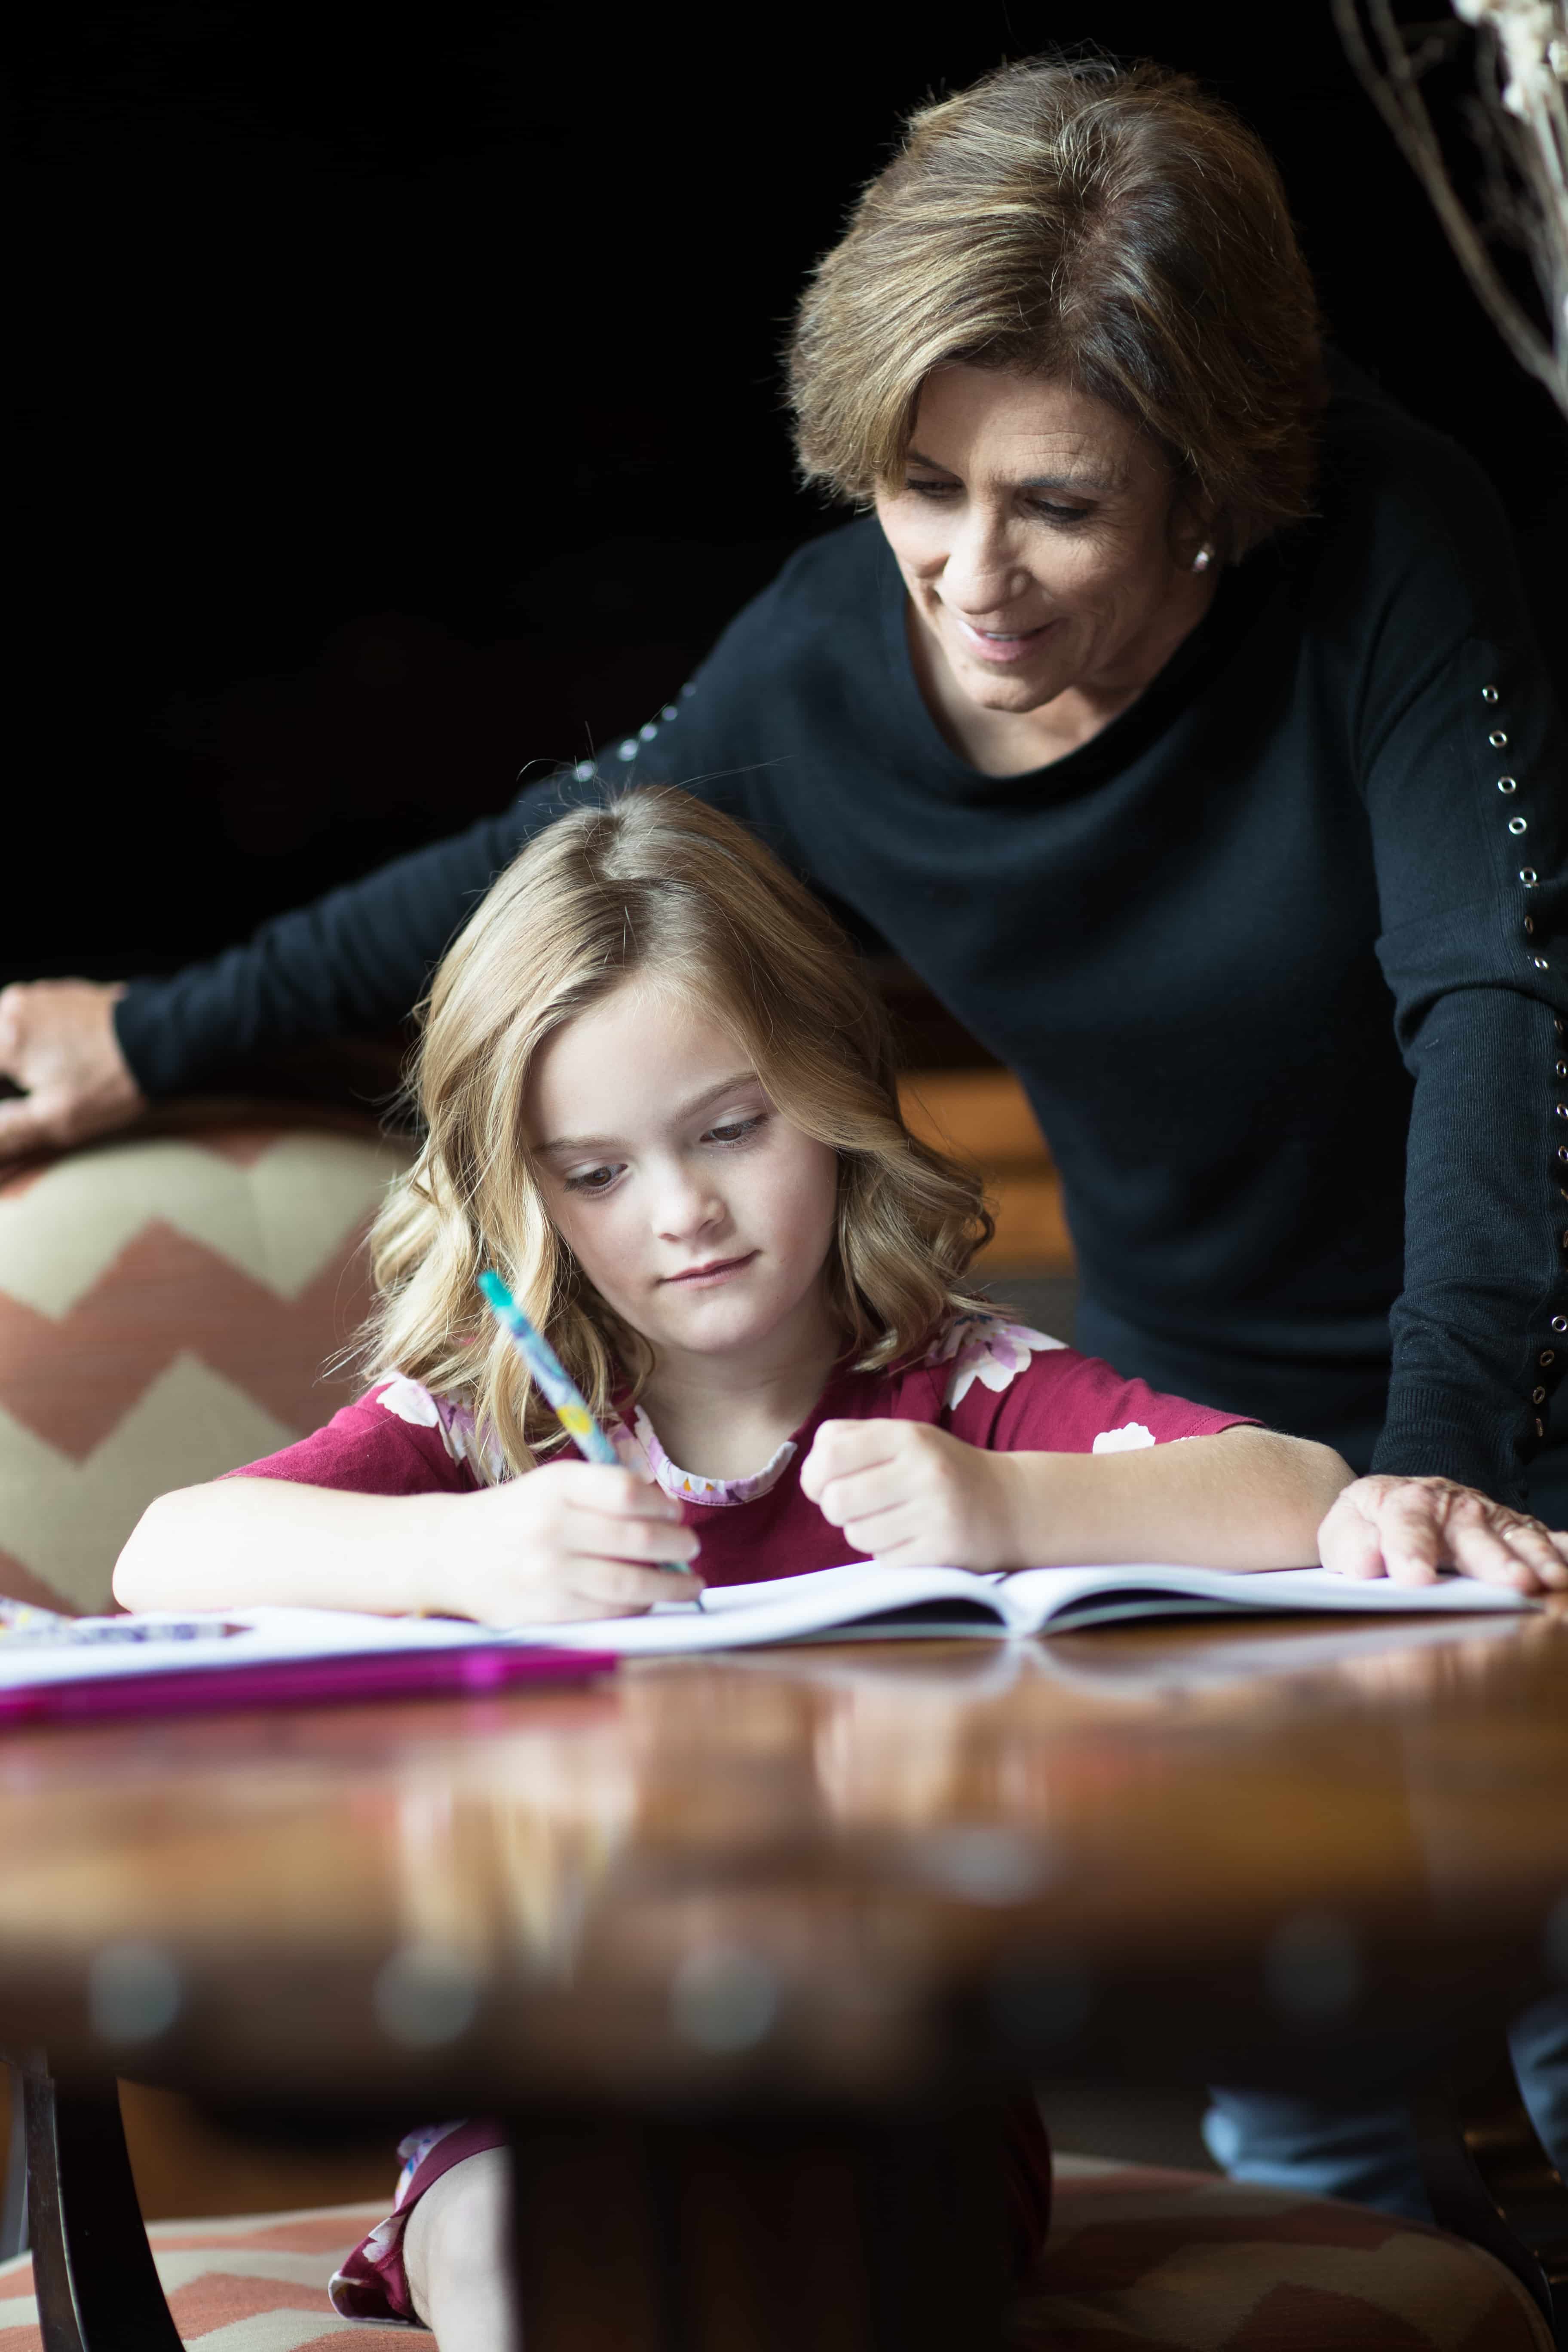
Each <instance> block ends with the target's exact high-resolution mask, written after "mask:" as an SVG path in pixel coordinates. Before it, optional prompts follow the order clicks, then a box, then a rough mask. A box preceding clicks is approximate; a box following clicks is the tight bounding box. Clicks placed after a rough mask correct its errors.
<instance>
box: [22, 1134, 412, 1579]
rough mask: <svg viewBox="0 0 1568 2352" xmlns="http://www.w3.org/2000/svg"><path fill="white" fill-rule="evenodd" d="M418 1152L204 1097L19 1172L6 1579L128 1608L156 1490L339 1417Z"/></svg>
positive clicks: (209, 1473) (188, 1482)
mask: <svg viewBox="0 0 1568 2352" xmlns="http://www.w3.org/2000/svg"><path fill="white" fill-rule="evenodd" d="M403 1164H404V1158H403V1154H402V1153H401V1151H400V1150H399V1148H398V1147H397V1146H396V1145H395V1144H393V1143H389V1142H388V1141H387V1140H386V1139H384V1138H383V1137H382V1136H381V1135H380V1134H379V1133H378V1132H377V1130H376V1129H375V1128H374V1126H373V1125H372V1124H371V1123H370V1121H369V1120H368V1119H358V1118H353V1117H352V1116H348V1115H343V1116H338V1115H334V1114H333V1113H331V1112H319V1111H314V1110H311V1109H304V1110H295V1109H294V1108H292V1107H280V1106H279V1105H276V1104H260V1103H253V1104H230V1105H216V1104H207V1105H197V1106H191V1107H188V1108H185V1107H181V1108H179V1109H178V1110H172V1111H166V1112H164V1113H163V1114H162V1116H161V1118H160V1119H159V1121H158V1124H157V1127H156V1129H138V1130H137V1131H136V1132H135V1133H134V1134H132V1135H130V1136H126V1137H119V1138H114V1139H110V1140H108V1141H106V1142H103V1143H100V1144H94V1145H89V1147H87V1148H86V1149H84V1150H79V1151H72V1152H68V1153H65V1154H63V1155H62V1156H61V1157H60V1158H58V1159H56V1160H47V1161H45V1162H43V1163H41V1164H40V1163H37V1162H34V1163H32V1164H31V1165H29V1166H27V1167H26V1168H24V1169H20V1170H17V1171H14V1172H13V1173H11V1174H10V1175H8V1176H5V1177H0V1592H5V1593H10V1594H12V1595H15V1596H16V1597H18V1598H22V1599H31V1600H35V1601H42V1602H44V1603H45V1604H46V1605H47V1606H50V1607H53V1608H57V1609H68V1610H78V1611H84V1610H86V1611H91V1610H102V1609H106V1608H109V1607H110V1606H111V1605H112V1602H111V1600H110V1575H111V1573H112V1571H113V1568H114V1561H115V1559H116V1556H117V1554H118V1552H119V1550H120V1547H121V1544H122V1543H123V1542H124V1540H125V1538H126V1537H127V1536H128V1535H129V1534H130V1532H131V1529H132V1527H133V1526H134V1525H135V1523H136V1520H137V1519H138V1517H140V1516H141V1513H142V1510H143V1509H144V1507H146V1505H147V1504H148V1503H149V1502H151V1500H152V1499H153V1496H154V1495H160V1494H163V1493H165V1492H167V1490H168V1489H169V1488H170V1487H173V1486H192V1485H194V1484H195V1483H196V1482H197V1481H199V1480H201V1479H205V1478H211V1477H214V1476H216V1474H217V1473H218V1472H219V1471H221V1470H229V1469H233V1468H234V1467H235V1465H237V1464H238V1463H241V1462H247V1461H254V1460H255V1459H256V1457H257V1456H258V1454H267V1453H270V1452H271V1451H273V1450H274V1449H275V1448H276V1447H278V1446H279V1445H285V1444H288V1443H289V1440H290V1439H292V1438H295V1437H299V1436H302V1435H303V1434H304V1433H305V1432H306V1431H308V1430H310V1429H312V1428H315V1427H318V1426H319V1425H320V1423H321V1422H323V1421H325V1420H327V1419H328V1418H329V1417H330V1416H331V1413H332V1412H335V1411H336V1410H337V1408H338V1406H339V1405H340V1404H342V1403H343V1402H346V1400H347V1398H348V1396H349V1395H350V1393H351V1392H352V1389H353V1382H352V1381H343V1380H342V1379H339V1380H337V1381H331V1380H327V1379H324V1378H323V1377H322V1368H323V1365H324V1364H325V1362H326V1360H327V1359H328V1358H329V1357H330V1356H331V1355H332V1353H333V1352H334V1350H335V1349H339V1348H341V1347H342V1344H343V1342H344V1341H345V1340H346V1339H347V1338H348V1337H349V1335H350V1333H351V1332H352V1331H353V1328H354V1325H355V1324H356V1322H357V1321H358V1319H359V1318H360V1316H361V1315H362V1314H363V1310H364V1307H365V1302H366V1277H365V1269H364V1264H363V1251H362V1249H361V1244H362V1242H363V1237H364V1233H365V1228H366V1226H367V1224H368V1223H369V1221H370V1218H371V1216H372V1215H373V1214H374V1210H375V1208H376V1205H377V1203H378V1202H379V1200H380V1198H381V1195H382V1193H383V1192H384V1189H385V1186H386V1184H387V1182H388V1180H389V1179H390V1178H391V1177H392V1176H393V1175H394V1174H395V1171H397V1169H398V1168H399V1167H400V1166H402V1165H403Z"/></svg>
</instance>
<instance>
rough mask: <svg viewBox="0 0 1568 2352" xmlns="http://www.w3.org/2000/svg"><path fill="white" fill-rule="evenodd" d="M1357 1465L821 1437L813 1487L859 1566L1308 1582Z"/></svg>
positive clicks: (1323, 1455)
mask: <svg viewBox="0 0 1568 2352" xmlns="http://www.w3.org/2000/svg"><path fill="white" fill-rule="evenodd" d="M1351 1477H1352V1473H1351V1471H1350V1468H1349V1467H1348V1465H1346V1464H1345V1463H1343V1462H1342V1461H1341V1459H1340V1457H1339V1455H1338V1454H1335V1453H1334V1452H1333V1451H1332V1450H1331V1448H1330V1447H1329V1446H1326V1445H1317V1444H1311V1443H1310V1442H1309V1441H1308V1440H1307V1439H1305V1438H1299V1437H1280V1436H1277V1435H1276V1434H1275V1433H1274V1432H1273V1431H1271V1430H1266V1429H1250V1428H1235V1429H1226V1430H1222V1431H1221V1432H1220V1433H1218V1435H1216V1436H1214V1437H1191V1438H1186V1439H1184V1440H1182V1441H1180V1442H1178V1443H1176V1444H1166V1445H1150V1446H1142V1447H1139V1448H1137V1449H1135V1450H1133V1451H1130V1452H1127V1453H1117V1454H1039V1453H1018V1454H991V1453H985V1452H983V1451H982V1450H981V1448H980V1447H978V1446H974V1445H970V1444H966V1443H965V1442H964V1440H963V1438H959V1437H954V1436H952V1434H951V1433H950V1432H948V1431H946V1430H943V1429H939V1428H936V1427H935V1426H934V1425H931V1424H929V1423H921V1422H904V1421H830V1422H825V1423H823V1425H822V1427H821V1429H820V1430H819V1431H818V1432H817V1434H816V1442H815V1444H813V1446H812V1449H811V1452H810V1454H809V1455H808V1456H807V1458H806V1462H805V1468H804V1469H803V1471H802V1473H801V1486H802V1487H803V1489H804V1490H805V1493H806V1494H807V1495H808V1496H810V1497H811V1499H812V1501H813V1502H815V1503H816V1505H817V1506H818V1507H819V1508H820V1509H821V1511H822V1512H823V1515H824V1517H826V1518H827V1519H829V1520H831V1522H832V1523H833V1525H834V1526H835V1527H839V1528H843V1530H844V1533H845V1535H846V1537H847V1539H848V1541H849V1542H850V1543H851V1544H852V1545H853V1546H854V1547H855V1549H856V1550H857V1551H867V1552H875V1554H876V1555H877V1557H878V1559H897V1560H900V1561H910V1560H923V1561H940V1562H942V1563H943V1564H945V1565H946V1566H948V1567H952V1568H973V1569H1012V1568H1056V1567H1063V1566H1068V1565H1071V1566H1079V1567H1086V1568H1088V1567H1093V1566H1096V1565H1098V1564H1104V1565H1106V1566H1115V1565H1117V1564H1119V1563H1121V1562H1122V1561H1126V1560H1139V1559H1158V1560H1169V1561H1172V1562H1173V1563H1175V1564H1177V1565H1181V1566H1185V1565H1192V1566H1194V1567H1202V1568H1228V1569H1264V1568H1302V1567H1308V1566H1311V1565H1314V1564H1315V1563H1316V1561H1317V1559H1318V1528H1319V1526H1320V1524H1321V1521H1322V1519H1323V1517H1324V1516H1325V1514H1326V1513H1327V1511H1328V1510H1329V1507H1330V1506H1331V1504H1332V1502H1333V1500H1334V1498H1335V1496H1337V1495H1338V1494H1339V1493H1340V1491H1341V1489H1342V1488H1343V1487H1345V1486H1349V1484H1350V1482H1351Z"/></svg>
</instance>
